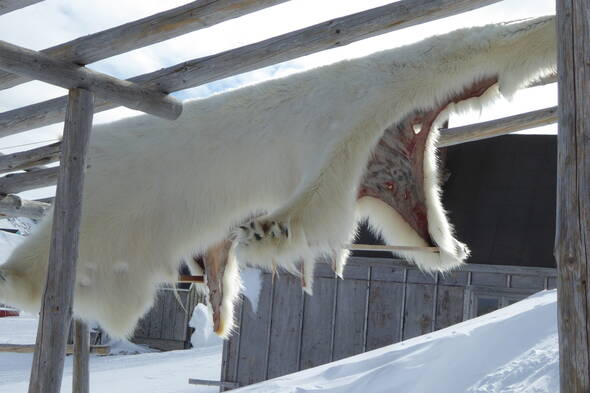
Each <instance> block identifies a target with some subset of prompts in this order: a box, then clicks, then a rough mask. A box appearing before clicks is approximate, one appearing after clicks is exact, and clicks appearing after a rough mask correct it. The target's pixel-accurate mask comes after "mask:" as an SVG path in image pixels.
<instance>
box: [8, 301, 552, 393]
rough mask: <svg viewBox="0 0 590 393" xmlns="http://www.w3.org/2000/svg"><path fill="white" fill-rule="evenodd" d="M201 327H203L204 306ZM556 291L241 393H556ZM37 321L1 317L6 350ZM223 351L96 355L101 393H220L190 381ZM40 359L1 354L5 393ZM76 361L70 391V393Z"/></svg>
mask: <svg viewBox="0 0 590 393" xmlns="http://www.w3.org/2000/svg"><path fill="white" fill-rule="evenodd" d="M196 311H197V312H196V313H195V314H197V317H195V318H194V320H193V321H192V322H193V323H194V325H195V326H196V327H197V328H199V329H201V328H204V327H203V321H204V319H203V318H204V317H203V315H204V314H203V313H204V311H205V310H204V307H203V309H198V310H196ZM556 313H557V308H556V292H555V291H543V292H540V293H538V294H536V295H533V296H532V297H530V298H528V299H525V300H523V301H521V302H518V303H515V304H513V305H511V306H509V307H506V308H503V309H501V310H498V311H495V312H493V313H490V314H487V315H484V316H482V317H479V318H476V319H472V320H470V321H466V322H463V323H460V324H458V325H455V326H451V327H449V328H447V329H443V330H439V331H437V332H434V333H431V334H428V335H425V336H421V337H416V338H414V339H411V340H407V341H405V342H402V343H398V344H394V345H391V346H388V347H384V348H381V349H377V350H374V351H371V352H367V353H364V354H360V355H357V356H354V357H350V358H347V359H342V360H340V361H337V362H334V363H330V364H326V365H323V366H319V367H316V368H313V369H309V370H305V371H301V372H299V373H295V374H291V375H287V376H284V377H280V378H276V379H273V380H270V381H266V382H262V383H259V384H256V385H251V386H247V387H244V388H241V389H237V390H235V392H236V393H246V392H257V393H264V392H273V393H285V392H298V393H304V392H326V393H344V392H346V393H355V392H361V393H369V392H370V393H380V392H388V393H389V392H407V393H432V392H437V393H557V392H558V391H559V375H558V374H559V373H558V363H559V362H558V346H557V321H556ZM35 332H36V319H35V318H34V317H31V316H30V315H23V316H20V317H14V318H0V343H23V344H24V343H32V342H34V339H35ZM221 352H222V347H221V345H211V346H201V347H199V348H196V349H191V350H184V351H171V352H163V353H141V354H138V355H117V356H104V357H99V356H94V355H93V356H92V357H91V361H90V380H91V382H90V383H91V386H90V391H91V392H92V393H113V392H126V393H134V392H138V393H139V392H142V393H143V392H153V393H168V392H170V393H172V392H175V393H184V392H186V393H188V392H191V393H202V392H218V388H216V387H207V386H194V385H189V384H188V378H197V379H208V380H219V378H220V368H221ZM31 360H32V354H10V353H0V393H20V392H26V391H27V381H28V378H29V368H30V364H31ZM71 370H72V365H71V357H68V358H67V360H66V367H65V377H64V382H63V388H62V392H66V393H69V392H71V387H70V385H71V372H72V371H71Z"/></svg>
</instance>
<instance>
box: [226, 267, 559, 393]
mask: <svg viewBox="0 0 590 393" xmlns="http://www.w3.org/2000/svg"><path fill="white" fill-rule="evenodd" d="M556 279H557V273H556V270H555V269H549V268H530V267H514V266H492V265H471V264H469V265H466V266H465V267H464V268H463V269H462V270H460V271H455V272H451V273H445V274H434V275H430V274H425V273H423V272H421V271H420V270H418V269H417V268H416V267H415V266H411V265H408V264H406V263H404V262H402V261H399V260H394V259H381V258H361V257H354V258H351V260H350V261H349V263H348V265H347V266H346V269H345V270H344V279H343V280H340V279H337V278H334V273H333V272H332V270H331V269H330V268H329V266H328V265H323V264H320V265H318V268H317V272H316V274H315V283H314V295H313V296H307V295H305V294H304V293H303V292H302V291H301V285H300V282H299V279H298V278H296V277H293V276H290V275H288V274H283V275H280V276H278V277H275V279H274V282H273V279H272V275H271V274H264V275H263V282H262V290H261V293H260V297H259V304H258V307H257V309H256V312H254V311H253V309H252V305H251V304H250V302H249V301H248V300H247V299H244V300H243V302H242V305H241V307H240V308H239V309H238V310H237V313H236V314H237V315H238V321H237V324H238V326H239V328H238V332H237V334H234V335H233V336H232V337H231V338H230V339H229V341H227V342H225V344H224V349H223V363H222V371H221V382H222V383H237V384H238V386H245V385H249V384H252V383H256V382H260V381H263V380H266V379H270V378H275V377H278V376H281V375H285V374H289V373H292V372H296V371H299V370H304V369H306V368H310V367H314V366H318V365H321V364H324V363H328V362H331V361H334V360H338V359H342V358H345V357H348V356H352V355H356V354H359V353H362V352H365V351H370V350H372V349H376V348H380V347H383V346H385V345H389V344H393V343H396V342H399V341H402V340H407V339H409V338H412V337H416V336H419V335H422V334H426V333H430V332H433V331H435V330H438V329H442V328H445V327H448V326H451V325H453V324H456V323H459V322H461V321H464V320H467V319H470V318H473V317H476V316H479V315H482V314H484V313H486V312H489V311H493V310H495V309H498V308H501V307H504V306H507V305H509V304H512V303H514V302H516V301H518V300H521V299H523V298H525V297H527V296H529V295H531V294H533V293H535V292H538V291H540V290H543V289H551V288H555V286H556Z"/></svg>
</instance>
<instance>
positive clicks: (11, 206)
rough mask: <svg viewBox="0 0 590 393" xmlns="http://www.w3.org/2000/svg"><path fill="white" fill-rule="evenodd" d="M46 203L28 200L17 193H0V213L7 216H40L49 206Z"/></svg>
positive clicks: (34, 217)
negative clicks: (3, 194)
mask: <svg viewBox="0 0 590 393" xmlns="http://www.w3.org/2000/svg"><path fill="white" fill-rule="evenodd" d="M50 207H51V205H50V204H48V203H43V202H36V201H28V200H26V199H22V198H21V197H19V196H18V195H5V196H2V195H0V215H3V216H7V217H27V218H33V219H37V220H38V219H40V218H42V217H43V216H44V215H45V214H46V213H47V211H48V210H49V208H50Z"/></svg>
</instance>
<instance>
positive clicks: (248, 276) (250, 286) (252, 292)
mask: <svg viewBox="0 0 590 393" xmlns="http://www.w3.org/2000/svg"><path fill="white" fill-rule="evenodd" d="M240 277H241V279H242V293H243V294H244V296H246V297H247V298H248V300H249V301H250V304H251V305H252V311H253V312H256V309H257V307H258V297H259V296H260V290H261V289H262V272H261V271H260V270H259V269H257V268H253V267H247V268H244V269H241V270H240Z"/></svg>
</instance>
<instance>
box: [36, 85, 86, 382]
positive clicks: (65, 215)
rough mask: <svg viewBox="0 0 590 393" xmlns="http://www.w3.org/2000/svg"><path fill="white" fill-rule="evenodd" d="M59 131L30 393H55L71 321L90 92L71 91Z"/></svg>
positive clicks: (61, 369) (59, 380)
mask: <svg viewBox="0 0 590 393" xmlns="http://www.w3.org/2000/svg"><path fill="white" fill-rule="evenodd" d="M69 97H70V103H69V105H68V112H67V117H66V122H65V127H64V146H63V148H64V151H63V156H62V157H63V158H62V166H61V167H60V172H59V179H58V185H57V193H56V198H55V208H54V215H53V227H52V233H51V247H50V252H49V267H48V269H47V281H46V286H45V290H44V293H43V301H42V305H41V312H40V319H39V327H38V330H37V343H36V346H37V348H36V350H35V355H34V357H33V365H32V368H31V379H30V382H29V393H59V391H60V388H61V380H62V374H63V366H64V356H65V348H66V341H67V335H68V330H69V326H70V322H71V320H72V307H73V297H74V285H75V280H76V264H77V259H78V239H79V228H80V217H81V210H82V191H83V184H84V172H85V170H86V152H87V150H88V140H89V136H90V130H91V128H92V113H93V111H92V105H93V99H94V97H93V94H92V93H91V92H89V91H88V90H84V89H71V90H70V94H69Z"/></svg>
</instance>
